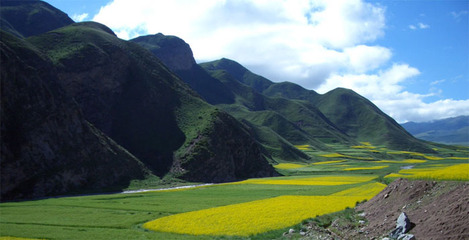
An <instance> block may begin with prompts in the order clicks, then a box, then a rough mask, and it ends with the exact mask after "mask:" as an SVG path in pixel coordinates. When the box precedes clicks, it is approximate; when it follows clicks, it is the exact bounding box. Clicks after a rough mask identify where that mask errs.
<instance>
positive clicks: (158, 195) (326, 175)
mask: <svg viewBox="0 0 469 240" xmlns="http://www.w3.org/2000/svg"><path fill="white" fill-rule="evenodd" d="M300 149H302V151H304V152H306V153H307V154H309V155H310V156H311V157H312V158H311V161H310V162H307V163H306V162H298V163H295V165H292V164H290V165H285V163H283V164H284V166H288V167H285V168H282V163H281V162H279V163H278V164H279V165H277V167H278V171H279V172H281V173H282V174H284V175H285V176H283V177H277V178H268V179H252V180H247V181H242V182H237V183H229V184H215V185H209V186H203V187H196V188H190V189H181V190H166V191H153V192H145V193H129V194H120V193H117V194H103V195H91V196H77V197H60V198H49V199H43V200H34V201H23V202H9V203H2V204H0V236H3V237H6V236H10V237H21V238H33V239H244V238H246V236H245V237H238V236H223V235H222V234H221V235H220V234H215V235H203V234H202V235H186V234H177V233H167V232H157V231H151V230H148V229H146V228H144V227H143V224H145V223H147V222H149V221H152V220H155V219H159V218H162V217H166V216H170V215H175V216H176V214H180V213H187V212H193V211H199V210H203V211H200V213H203V214H209V212H210V211H211V210H212V209H215V210H217V209H218V210H220V211H222V210H224V209H225V208H226V209H229V208H230V209H231V207H232V206H236V207H238V208H242V207H243V206H251V205H250V203H253V204H257V205H256V206H257V207H258V205H259V204H263V203H264V201H265V203H266V205H265V208H266V209H265V210H266V211H267V210H269V209H268V208H269V206H270V205H268V204H275V199H282V201H284V200H285V199H304V197H303V196H318V199H321V198H323V199H328V198H327V197H332V196H341V197H350V198H352V197H354V198H353V199H354V201H353V205H354V204H355V200H356V201H362V200H365V199H369V198H370V197H371V196H369V194H370V192H369V193H366V194H365V193H358V192H357V193H356V194H354V191H355V190H357V191H358V189H366V188H368V186H371V185H376V186H380V185H379V184H380V183H378V182H381V183H386V182H389V181H392V179H393V175H389V174H394V175H396V174H400V177H402V176H404V177H405V176H409V178H410V177H411V176H413V175H412V173H406V172H405V171H404V170H405V169H406V168H411V169H412V170H417V169H421V170H425V171H427V172H432V170H433V169H435V170H438V169H439V170H440V172H443V173H444V171H442V169H446V168H447V167H451V166H456V165H457V167H458V169H462V173H463V174H462V177H460V178H457V179H451V173H450V174H449V175H448V176H449V177H448V179H449V180H463V181H468V180H469V158H468V156H469V152H468V149H467V148H452V149H449V148H443V147H442V148H441V149H435V150H436V151H437V154H421V153H414V152H405V151H399V152H398V151H392V150H388V149H386V148H382V147H379V146H376V147H375V146H370V145H369V144H366V143H364V144H363V146H361V147H359V146H355V147H340V146H336V148H335V149H334V151H333V152H315V151H314V152H313V151H310V150H308V148H307V147H304V146H303V147H300ZM403 169H404V170H403ZM403 171H404V172H403ZM386 176H388V177H386ZM389 176H391V177H389ZM445 176H446V175H442V174H440V175H438V176H436V177H435V178H434V179H435V180H448V179H445ZM417 178H418V176H417ZM423 178H425V179H432V176H431V175H425V176H424V177H423ZM356 179H358V180H356ZM355 180H356V181H355ZM368 184H371V185H368ZM361 186H362V188H360V187H361ZM383 186H384V185H383ZM349 189H352V190H349ZM347 190H349V191H347ZM378 190H379V189H378ZM376 193H377V192H376V191H375V192H373V194H376ZM285 196H289V198H288V197H285ZM295 196H297V198H295ZM311 199H314V198H311ZM261 200H262V201H261ZM279 201H280V200H279ZM292 201H293V200H292ZM302 201H303V200H302ZM267 203H268V204H267ZM295 204H297V205H298V204H305V203H304V202H301V201H299V202H296V200H295V201H293V202H292V204H291V206H293V205H295ZM287 205H288V204H287ZM297 205H295V208H292V209H293V210H291V211H292V214H295V212H302V211H298V209H301V210H303V211H305V212H307V211H309V210H310V208H311V206H308V205H307V204H305V205H300V206H297ZM252 206H254V205H252ZM261 206H262V205H261ZM275 206H276V205H275ZM291 206H285V207H284V208H286V207H291ZM347 207H353V206H349V205H347ZM270 208H273V207H270ZM275 208H282V207H278V206H276V207H275ZM344 208H345V207H344ZM207 209H210V211H208V210H207ZM261 210H262V209H261ZM278 210H279V211H280V210H281V209H278ZM238 211H239V214H240V216H242V214H241V213H242V212H243V211H242V210H238ZM195 213H198V212H195ZM231 214H234V215H233V216H234V217H233V218H236V214H237V213H236V211H235V212H234V213H231ZM274 214H275V211H274ZM311 214H313V213H311ZM192 215H194V214H192ZM286 215H289V214H286ZM177 216H179V215H177ZM181 216H182V217H183V219H184V218H186V215H181ZM189 217H193V216H191V215H190V214H187V218H189ZM215 217H216V216H215V215H213V216H211V217H210V216H209V217H207V218H215ZM313 217H315V215H314V214H313V215H312V216H309V217H307V218H313ZM305 218H306V217H305ZM189 220H190V219H189ZM279 221H280V222H281V221H282V219H279ZM181 222H182V221H181ZM300 222H301V220H299V221H298V222H297V223H295V224H298V223H300ZM195 224H197V223H195ZM216 224H218V223H216ZM219 224H224V223H223V221H220V223H219ZM247 224H248V225H249V224H250V223H249V222H248V223H247ZM252 224H259V223H252ZM295 224H293V225H295ZM175 225H178V223H177V222H176V223H175ZM293 225H292V226H293ZM292 226H281V227H274V228H273V229H271V231H266V232H262V233H256V234H254V235H251V236H249V237H250V238H251V239H271V238H277V237H280V236H281V235H282V233H283V232H285V231H286V230H288V228H290V227H292ZM179 227H181V226H179ZM191 227H192V228H193V227H194V226H191ZM214 227H215V226H214ZM228 227H232V228H236V227H237V226H228ZM182 228H183V229H184V228H185V227H184V226H182ZM187 228H189V226H187ZM240 235H243V234H240ZM248 235H249V234H248ZM0 239H2V238H1V237H0ZM4 239H7V238H4Z"/></svg>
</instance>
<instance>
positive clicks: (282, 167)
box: [274, 163, 306, 169]
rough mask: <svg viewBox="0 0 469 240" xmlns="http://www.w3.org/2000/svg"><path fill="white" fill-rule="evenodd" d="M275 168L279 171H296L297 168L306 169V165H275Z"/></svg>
mask: <svg viewBox="0 0 469 240" xmlns="http://www.w3.org/2000/svg"><path fill="white" fill-rule="evenodd" d="M274 167H275V168H278V169H295V168H302V167H306V165H302V164H296V163H279V164H277V165H275V166H274Z"/></svg>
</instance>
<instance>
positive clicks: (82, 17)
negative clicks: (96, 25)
mask: <svg viewBox="0 0 469 240" xmlns="http://www.w3.org/2000/svg"><path fill="white" fill-rule="evenodd" d="M71 18H72V20H73V21H75V22H82V21H83V20H85V19H87V18H88V13H82V14H73V15H72V17H71Z"/></svg>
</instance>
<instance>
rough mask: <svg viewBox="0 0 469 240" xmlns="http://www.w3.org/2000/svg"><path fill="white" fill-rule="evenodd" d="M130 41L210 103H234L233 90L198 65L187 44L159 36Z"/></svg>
mask: <svg viewBox="0 0 469 240" xmlns="http://www.w3.org/2000/svg"><path fill="white" fill-rule="evenodd" d="M130 41H131V42H135V43H138V44H139V45H141V46H142V47H144V48H147V49H148V50H150V51H151V52H152V53H153V54H155V55H156V56H157V57H158V58H159V59H161V60H162V61H163V62H164V64H165V65H166V66H167V67H168V68H169V69H171V71H173V72H174V73H176V74H177V75H178V76H179V77H180V78H181V79H182V80H184V81H185V82H186V83H187V84H189V86H190V87H191V88H192V89H194V90H195V91H196V92H197V93H198V94H200V96H201V97H202V98H203V99H204V100H206V101H207V102H208V103H210V104H231V103H234V101H235V99H234V98H235V96H234V94H233V93H232V92H231V90H230V89H229V88H228V87H227V86H225V85H224V84H223V83H221V82H220V81H219V80H218V79H216V78H214V77H212V76H210V75H209V74H208V73H207V72H206V71H205V70H203V69H202V68H201V67H200V66H199V65H197V64H196V62H195V60H194V57H193V55H192V50H191V48H190V46H189V44H187V43H186V42H184V40H182V39H180V38H178V37H175V36H165V35H163V34H161V33H159V34H156V35H149V36H142V37H138V38H135V39H132V40H130Z"/></svg>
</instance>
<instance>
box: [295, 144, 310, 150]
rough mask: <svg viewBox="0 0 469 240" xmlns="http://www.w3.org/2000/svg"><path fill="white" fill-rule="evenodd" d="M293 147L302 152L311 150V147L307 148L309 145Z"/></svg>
mask: <svg viewBox="0 0 469 240" xmlns="http://www.w3.org/2000/svg"><path fill="white" fill-rule="evenodd" d="M295 147H296V148H298V149H300V150H303V151H306V150H310V149H311V146H309V145H295Z"/></svg>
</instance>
